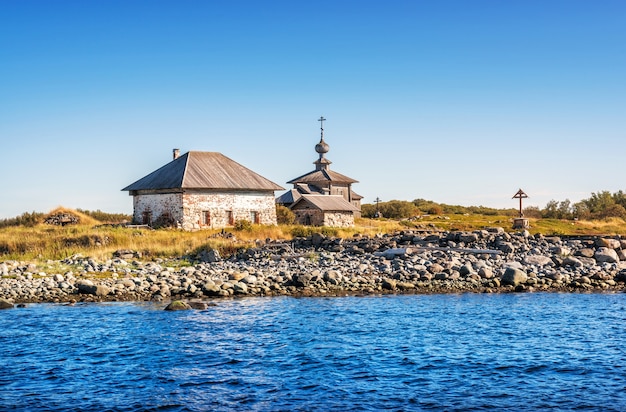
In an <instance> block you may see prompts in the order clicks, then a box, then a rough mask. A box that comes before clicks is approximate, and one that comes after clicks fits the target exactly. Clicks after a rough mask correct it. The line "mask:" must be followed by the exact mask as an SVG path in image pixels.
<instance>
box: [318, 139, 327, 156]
mask: <svg viewBox="0 0 626 412" xmlns="http://www.w3.org/2000/svg"><path fill="white" fill-rule="evenodd" d="M328 150H330V147H329V146H328V144H327V143H326V142H325V141H324V139H323V138H322V139H321V140H320V142H319V143H318V144H316V145H315V151H316V152H317V153H319V154H324V153H328Z"/></svg>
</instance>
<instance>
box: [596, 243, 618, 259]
mask: <svg viewBox="0 0 626 412" xmlns="http://www.w3.org/2000/svg"><path fill="white" fill-rule="evenodd" d="M593 257H594V258H595V259H596V262H598V263H616V262H619V257H618V256H617V252H616V251H615V250H614V249H611V248H608V247H600V248H598V250H596V253H595V254H594V256H593Z"/></svg>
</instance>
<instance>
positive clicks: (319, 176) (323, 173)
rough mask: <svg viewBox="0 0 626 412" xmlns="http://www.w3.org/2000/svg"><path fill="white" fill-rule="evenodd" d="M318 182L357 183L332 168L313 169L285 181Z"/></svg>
mask: <svg viewBox="0 0 626 412" xmlns="http://www.w3.org/2000/svg"><path fill="white" fill-rule="evenodd" d="M318 182H334V183H358V182H359V181H358V180H354V179H352V178H351V177H348V176H345V175H342V174H341V173H337V172H333V171H332V170H328V169H326V170H314V171H312V172H309V173H307V174H304V175H302V176H300V177H296V178H295V179H292V180H290V181H288V182H287V183H318Z"/></svg>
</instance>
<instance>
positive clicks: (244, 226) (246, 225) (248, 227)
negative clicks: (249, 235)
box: [234, 219, 252, 232]
mask: <svg viewBox="0 0 626 412" xmlns="http://www.w3.org/2000/svg"><path fill="white" fill-rule="evenodd" d="M234 229H235V230H237V231H239V232H241V231H243V230H245V231H246V232H250V231H252V223H251V222H250V221H249V220H245V219H243V220H238V221H236V222H235V227H234Z"/></svg>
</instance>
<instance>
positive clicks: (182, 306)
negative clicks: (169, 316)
mask: <svg viewBox="0 0 626 412" xmlns="http://www.w3.org/2000/svg"><path fill="white" fill-rule="evenodd" d="M189 309H191V306H189V305H188V304H187V303H185V302H183V301H182V300H175V301H172V302H171V303H170V304H169V305H167V306H166V307H165V310H168V311H173V310H189Z"/></svg>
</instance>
